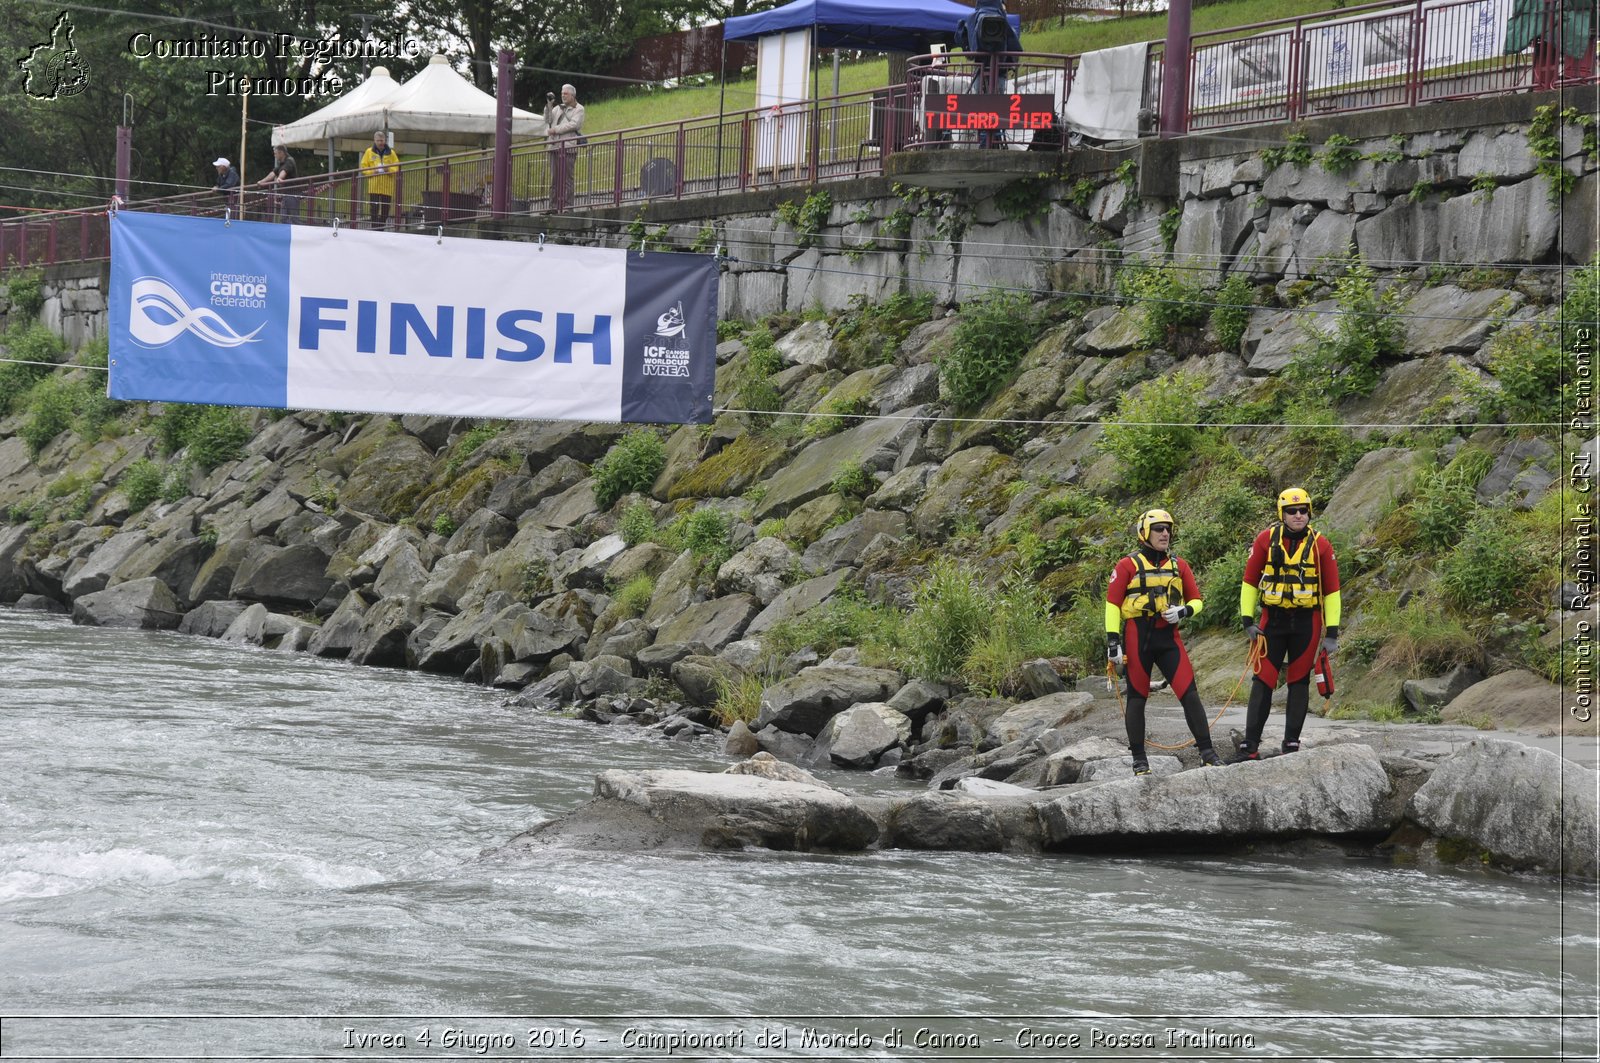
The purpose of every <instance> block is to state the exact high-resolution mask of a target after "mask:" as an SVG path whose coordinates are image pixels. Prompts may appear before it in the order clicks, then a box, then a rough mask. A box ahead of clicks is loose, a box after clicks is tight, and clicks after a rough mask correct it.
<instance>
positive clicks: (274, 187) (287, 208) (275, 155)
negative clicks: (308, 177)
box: [256, 144, 296, 218]
mask: <svg viewBox="0 0 1600 1063" xmlns="http://www.w3.org/2000/svg"><path fill="white" fill-rule="evenodd" d="M294 178H295V165H294V160H293V159H291V158H289V149H288V148H286V147H284V146H283V145H282V144H279V145H277V146H276V147H274V148H273V149H272V168H271V169H270V170H268V171H267V175H266V176H265V177H263V178H262V179H261V180H259V181H257V182H256V184H257V185H258V186H262V187H265V188H268V189H270V190H271V191H272V193H273V196H272V198H273V200H274V206H275V208H276V209H275V210H274V211H273V214H274V215H275V216H276V217H279V218H284V217H292V216H293V215H294V214H295V213H296V211H295V209H294V207H295V202H294V197H293V196H289V195H285V194H284V192H285V189H284V185H285V183H286V182H289V181H293V180H294Z"/></svg>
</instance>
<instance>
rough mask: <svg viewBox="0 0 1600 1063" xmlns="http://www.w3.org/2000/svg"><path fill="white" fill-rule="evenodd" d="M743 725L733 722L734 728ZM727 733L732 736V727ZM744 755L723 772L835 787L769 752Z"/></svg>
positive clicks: (748, 730) (827, 787) (746, 730)
mask: <svg viewBox="0 0 1600 1063" xmlns="http://www.w3.org/2000/svg"><path fill="white" fill-rule="evenodd" d="M743 726H744V724H743V721H735V722H734V729H737V728H738V727H743ZM728 733H729V736H730V737H732V734H733V729H730V730H729V732H728ZM744 733H745V734H747V735H749V734H750V729H749V728H748V727H746V728H745V731H744ZM751 741H752V743H753V742H754V736H753V735H752V736H751ZM745 755H746V756H747V757H748V758H749V759H747V760H741V761H740V762H739V763H737V764H735V765H733V766H732V767H729V768H725V769H724V770H723V774H724V775H759V776H760V777H761V778H763V779H781V780H783V781H784V782H798V783H805V784H807V785H808V786H820V787H821V788H822V789H824V790H832V789H835V787H832V786H829V785H828V784H827V783H825V782H823V781H822V780H821V779H819V778H817V777H816V776H815V775H813V774H811V773H810V772H809V771H806V770H805V769H804V768H801V767H797V766H795V765H793V764H785V763H784V762H783V761H781V760H779V759H778V758H777V757H775V756H773V755H772V754H771V753H761V752H752V753H748V754H745Z"/></svg>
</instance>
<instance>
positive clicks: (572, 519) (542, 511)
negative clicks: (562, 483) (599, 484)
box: [519, 479, 596, 528]
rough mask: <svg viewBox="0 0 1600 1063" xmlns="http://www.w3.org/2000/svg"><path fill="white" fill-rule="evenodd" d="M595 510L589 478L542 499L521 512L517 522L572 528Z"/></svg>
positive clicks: (592, 484) (592, 489) (591, 483)
mask: <svg viewBox="0 0 1600 1063" xmlns="http://www.w3.org/2000/svg"><path fill="white" fill-rule="evenodd" d="M595 511H596V507H595V504H594V481H593V480H592V479H590V480H584V481H582V482H581V483H577V484H574V485H573V486H571V487H569V488H567V489H566V490H565V491H562V492H561V493H560V494H554V495H550V496H549V497H548V498H545V499H543V500H542V501H540V503H539V504H538V505H536V506H534V507H533V508H532V509H530V510H529V511H528V512H527V513H525V514H523V516H522V520H521V521H520V522H519V523H520V524H521V525H522V526H523V527H526V526H528V525H530V524H533V525H538V526H540V527H545V528H572V527H575V526H577V525H578V524H580V523H581V522H583V521H585V520H587V519H588V518H589V517H591V516H593V515H594V514H595Z"/></svg>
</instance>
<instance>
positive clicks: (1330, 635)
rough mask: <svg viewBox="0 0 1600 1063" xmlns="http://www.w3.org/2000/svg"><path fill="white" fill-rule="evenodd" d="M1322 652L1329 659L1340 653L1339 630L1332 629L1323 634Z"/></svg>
mask: <svg viewBox="0 0 1600 1063" xmlns="http://www.w3.org/2000/svg"><path fill="white" fill-rule="evenodd" d="M1322 652H1323V653H1326V654H1327V655H1328V656H1329V657H1332V656H1333V655H1334V654H1336V653H1338V652H1339V629H1338V628H1336V627H1330V628H1329V629H1328V630H1327V631H1325V632H1323V633H1322Z"/></svg>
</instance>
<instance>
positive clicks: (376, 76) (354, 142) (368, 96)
mask: <svg viewBox="0 0 1600 1063" xmlns="http://www.w3.org/2000/svg"><path fill="white" fill-rule="evenodd" d="M399 91H400V83H399V82H398V81H396V80H395V79H394V78H392V77H390V76H389V70H388V68H387V67H381V66H379V67H373V69H372V73H371V74H370V75H368V77H367V80H365V81H363V82H362V83H361V84H359V85H357V86H356V87H355V88H353V89H351V90H350V91H349V92H347V93H345V94H344V95H343V96H340V97H339V98H338V99H337V100H334V101H333V102H332V103H330V104H328V106H326V107H322V108H319V109H317V110H315V111H312V112H311V113H310V114H308V115H306V116H305V117H304V118H299V119H296V120H295V121H293V122H290V123H289V124H288V125H281V126H278V127H277V128H276V129H274V130H273V131H272V146H273V147H278V146H279V145H282V146H283V147H286V148H314V149H317V150H319V151H320V150H322V149H324V148H326V147H327V146H328V138H329V137H330V136H333V134H332V133H331V132H330V131H329V129H330V124H331V123H332V122H333V121H334V120H335V119H337V118H339V117H341V116H343V115H347V114H352V113H355V112H358V111H359V112H365V111H366V110H367V108H369V107H371V106H372V105H373V104H376V103H379V102H380V101H382V100H385V99H388V98H389V97H390V96H392V95H394V94H395V93H396V92H399ZM373 128H376V127H369V128H368V129H367V132H366V135H365V136H361V137H359V138H354V139H338V138H336V140H335V143H334V145H333V146H334V147H335V148H338V149H340V150H343V151H360V150H361V149H362V148H365V147H366V146H367V145H368V144H371V143H372V129H373Z"/></svg>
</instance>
